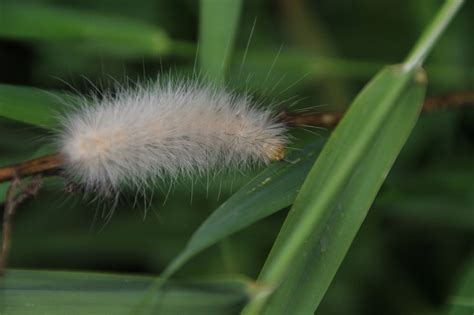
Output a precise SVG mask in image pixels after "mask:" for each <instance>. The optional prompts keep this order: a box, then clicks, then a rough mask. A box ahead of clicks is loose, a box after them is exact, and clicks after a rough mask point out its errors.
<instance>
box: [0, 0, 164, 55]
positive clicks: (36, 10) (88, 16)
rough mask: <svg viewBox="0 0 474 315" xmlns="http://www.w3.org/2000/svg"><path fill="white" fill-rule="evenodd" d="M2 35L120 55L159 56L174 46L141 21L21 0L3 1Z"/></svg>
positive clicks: (157, 31) (157, 29)
mask: <svg viewBox="0 0 474 315" xmlns="http://www.w3.org/2000/svg"><path fill="white" fill-rule="evenodd" d="M0 36H2V37H6V38H13V39H26V40H34V41H48V42H62V43H67V44H68V49H72V48H73V47H75V49H84V48H88V49H89V50H91V51H92V52H95V53H97V50H99V51H101V52H108V53H113V54H117V55H126V54H134V55H139V56H143V55H152V56H158V55H163V54H166V53H168V52H169V50H170V45H171V43H170V40H169V38H168V37H167V36H166V34H165V33H164V32H163V31H162V30H160V29H159V28H157V27H154V26H152V25H148V24H146V23H142V22H140V21H134V20H129V19H126V18H122V17H111V16H107V15H101V14H98V13H94V12H85V11H84V12H81V11H78V10H70V9H65V8H60V7H53V6H47V5H44V4H41V5H37V4H28V3H21V2H18V3H13V2H6V3H2V23H1V27H0Z"/></svg>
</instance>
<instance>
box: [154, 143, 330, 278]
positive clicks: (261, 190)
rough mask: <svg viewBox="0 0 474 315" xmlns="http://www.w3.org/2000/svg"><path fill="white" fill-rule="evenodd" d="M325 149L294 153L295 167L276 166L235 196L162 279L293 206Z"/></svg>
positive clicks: (198, 232) (205, 224)
mask: <svg viewBox="0 0 474 315" xmlns="http://www.w3.org/2000/svg"><path fill="white" fill-rule="evenodd" d="M321 147H322V141H318V142H315V143H313V144H311V145H308V146H307V147H306V148H305V150H304V151H303V152H298V151H296V152H293V154H290V155H289V156H288V157H287V159H288V160H289V161H291V163H288V162H282V163H276V164H273V165H272V166H270V167H269V168H267V169H265V170H264V171H263V172H262V173H260V174H259V175H258V176H256V177H255V178H254V179H252V181H250V182H249V183H248V184H246V185H245V186H244V187H242V188H241V189H240V190H239V191H237V192H236V193H235V194H234V195H232V197H230V198H229V199H228V200H227V201H226V202H225V203H223V204H222V205H221V206H220V207H219V208H218V209H217V210H216V211H214V212H213V213H212V214H211V215H210V216H209V217H208V218H207V219H206V221H205V222H203V223H202V224H201V226H200V227H199V228H198V229H197V230H196V232H194V234H193V236H191V239H190V240H189V242H188V244H187V245H186V247H185V248H184V250H183V251H182V252H181V253H180V254H179V255H178V256H177V257H176V258H175V259H174V260H173V261H172V262H171V263H170V264H169V266H168V267H167V268H166V270H165V271H164V272H163V274H162V277H169V276H171V275H172V274H173V273H174V272H175V271H176V270H178V269H179V268H180V267H181V266H183V265H184V264H185V263H186V262H187V261H189V260H190V259H191V258H192V257H193V256H195V255H196V254H198V253H199V252H201V251H202V250H204V249H206V248H208V247H210V246H211V245H214V244H216V243H218V242H219V241H221V240H223V239H225V238H226V237H227V236H229V235H231V234H233V233H235V232H237V231H240V230H242V229H244V228H245V227H247V226H249V225H251V224H253V223H255V222H257V221H259V220H261V219H263V218H265V217H267V216H269V215H271V214H273V213H275V212H277V211H278V210H281V209H283V208H285V207H288V206H289V205H291V203H292V202H293V200H294V198H295V196H296V194H297V192H298V190H299V188H300V187H301V185H302V184H303V179H304V177H305V176H306V174H307V173H308V171H309V169H310V168H311V166H312V165H313V163H314V160H315V158H316V156H317V153H318V152H319V150H320V149H321Z"/></svg>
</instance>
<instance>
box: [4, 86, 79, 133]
mask: <svg viewBox="0 0 474 315" xmlns="http://www.w3.org/2000/svg"><path fill="white" fill-rule="evenodd" d="M74 100H75V99H74V98H73V97H72V96H69V95H65V94H59V93H57V94H53V93H49V92H46V91H43V90H40V89H35V88H29V87H19V86H13V85H5V84H0V117H4V118H8V119H12V120H16V121H19V122H22V123H26V124H31V125H35V126H38V127H42V128H46V129H54V127H55V126H56V125H57V116H58V114H59V113H60V112H61V111H63V109H64V104H66V103H69V104H72V102H73V101H74Z"/></svg>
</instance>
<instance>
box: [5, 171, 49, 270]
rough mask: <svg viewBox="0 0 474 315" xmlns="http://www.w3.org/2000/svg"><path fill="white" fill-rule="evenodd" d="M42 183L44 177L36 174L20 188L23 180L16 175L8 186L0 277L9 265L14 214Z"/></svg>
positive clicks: (35, 192) (36, 191) (34, 193)
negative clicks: (17, 192)
mask: <svg viewBox="0 0 474 315" xmlns="http://www.w3.org/2000/svg"><path fill="white" fill-rule="evenodd" d="M41 183H42V177H41V176H40V175H38V176H36V177H35V178H33V179H32V180H31V182H30V183H29V184H28V185H26V186H25V187H23V188H20V185H21V182H20V179H19V177H14V178H13V180H12V182H11V183H10V186H9V187H8V190H7V194H6V199H5V208H4V212H3V229H2V247H1V251H0V277H1V276H3V274H4V272H5V268H6V266H7V260H8V254H9V252H10V239H11V230H12V221H13V216H14V215H15V212H16V210H17V209H18V206H19V205H20V204H21V203H22V202H23V201H25V200H26V199H27V198H29V197H32V196H36V194H37V193H38V191H39V189H40V187H41ZM17 188H20V192H19V194H18V195H15V191H16V189H17Z"/></svg>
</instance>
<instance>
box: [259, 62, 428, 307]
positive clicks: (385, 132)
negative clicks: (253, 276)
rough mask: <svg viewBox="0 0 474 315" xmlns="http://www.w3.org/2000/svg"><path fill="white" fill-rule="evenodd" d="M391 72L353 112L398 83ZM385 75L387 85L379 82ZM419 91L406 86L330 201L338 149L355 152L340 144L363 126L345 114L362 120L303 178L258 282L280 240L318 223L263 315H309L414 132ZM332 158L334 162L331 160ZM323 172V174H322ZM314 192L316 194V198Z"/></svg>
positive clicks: (421, 92) (421, 90) (419, 86)
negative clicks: (304, 224) (313, 218)
mask: <svg viewBox="0 0 474 315" xmlns="http://www.w3.org/2000/svg"><path fill="white" fill-rule="evenodd" d="M392 71H396V70H394V69H388V70H385V71H384V72H382V74H381V75H379V77H378V78H376V79H375V81H373V82H372V83H371V85H370V86H369V87H368V88H367V89H366V90H365V91H363V92H362V93H361V95H360V96H359V97H358V98H357V99H356V101H355V103H354V104H353V108H354V110H357V112H358V113H361V112H362V111H363V110H362V107H367V108H368V107H370V106H369V104H377V102H371V101H370V97H371V95H373V94H377V92H378V91H380V90H386V89H387V88H389V87H390V86H391V85H392V84H394V83H395V82H394V81H395V80H398V79H399V77H398V75H397V74H396V73H393V72H392ZM391 72H392V73H391ZM384 76H386V77H385V79H387V80H384V78H383V77H384ZM424 92H425V87H424V84H422V83H420V82H418V83H416V82H414V81H413V83H410V84H409V86H408V87H407V89H406V90H404V91H403V92H402V94H401V95H400V96H399V99H398V100H397V101H396V102H395V103H393V105H392V106H391V108H392V110H391V111H390V113H389V116H386V118H385V119H383V120H382V121H383V123H382V124H381V125H380V126H379V130H378V132H376V133H374V134H373V135H374V137H373V138H372V139H371V141H370V146H369V147H366V148H364V149H363V151H362V152H363V153H362V156H361V158H360V159H358V162H357V163H356V164H354V165H353V166H352V170H351V172H350V174H349V177H347V178H344V179H343V180H342V179H341V185H340V186H339V187H338V188H337V190H335V193H334V195H333V196H331V194H333V193H331V192H328V190H326V189H325V187H331V186H332V185H333V184H332V183H331V181H335V180H337V179H338V176H341V175H340V173H338V172H337V170H336V168H337V167H343V166H341V164H336V163H337V162H339V163H343V162H345V161H343V160H341V158H343V157H344V156H346V155H347V154H348V152H344V151H345V150H340V149H339V148H338V147H339V146H341V145H343V146H345V148H346V149H347V150H357V148H355V147H351V146H350V145H349V144H348V143H347V142H345V141H344V139H345V140H346V141H347V140H349V138H348V137H347V136H348V135H349V134H350V132H351V129H352V132H355V129H358V128H357V125H358V124H359V123H360V124H363V123H364V120H363V116H358V117H356V115H354V113H355V111H351V112H350V113H349V114H348V115H347V118H346V119H347V120H346V122H347V121H348V119H354V118H358V119H361V120H358V121H357V120H354V121H352V122H351V125H348V124H344V125H343V126H342V127H346V128H347V129H346V130H344V131H345V132H348V133H346V134H342V133H339V134H336V135H335V136H340V138H339V139H338V140H339V141H342V143H341V142H338V141H334V142H332V146H329V144H328V147H329V148H328V151H323V152H324V153H325V156H321V159H320V160H318V162H317V163H316V165H315V169H313V170H312V171H311V173H310V175H309V176H308V179H307V182H305V184H304V186H303V188H302V193H301V195H299V196H298V198H297V200H296V201H295V204H294V207H293V209H292V210H291V214H290V215H289V217H288V219H287V221H286V223H285V225H284V226H283V228H282V230H281V231H280V235H279V237H278V239H277V241H276V243H275V246H274V248H273V249H272V254H271V255H270V257H269V258H268V261H267V263H266V266H265V267H264V269H263V271H262V274H261V277H262V279H264V278H265V277H268V276H267V275H268V274H270V275H271V272H272V268H271V266H272V263H273V261H274V259H276V258H275V257H277V256H276V253H278V251H279V250H281V248H282V247H283V246H284V241H285V240H286V239H288V238H289V237H290V235H291V234H292V233H296V234H298V233H300V227H301V220H304V219H305V218H306V219H307V217H308V212H310V211H312V212H314V213H317V214H318V215H319V220H318V221H317V223H316V224H315V225H313V226H312V229H313V231H312V232H311V233H310V235H309V236H308V238H306V242H305V244H304V245H303V246H302V247H301V248H300V250H299V255H298V257H293V260H292V261H291V264H289V265H288V266H289V267H288V271H287V272H285V273H284V274H282V278H281V281H282V284H281V286H280V287H279V288H278V289H277V290H276V292H275V294H274V295H273V296H272V298H271V299H270V300H269V303H268V305H267V307H266V309H265V312H264V314H288V313H289V312H290V311H291V312H295V314H312V313H313V312H314V310H315V309H316V307H317V306H318V304H319V302H320V301H321V299H322V297H323V296H324V293H325V292H326V290H327V288H328V287H329V285H330V283H331V281H332V278H333V277H334V275H335V274H336V271H337V269H338V267H339V265H340V263H341V262H342V260H343V259H344V256H345V254H346V252H347V251H348V249H349V247H350V244H351V242H352V240H353V239H354V237H355V235H356V233H357V231H358V229H359V227H360V226H361V224H362V222H363V221H364V219H365V216H366V214H367V212H368V210H369V208H370V206H371V204H372V202H373V200H374V199H375V196H376V195H377V192H378V190H379V188H380V186H381V185H382V183H383V181H384V179H385V176H386V175H387V174H388V172H389V170H390V168H391V166H392V164H393V162H394V161H395V158H396V156H397V155H398V153H399V152H400V150H401V148H402V146H403V144H404V143H405V141H406V139H407V138H408V135H409V134H410V132H411V130H412V128H413V127H414V125H415V123H416V120H417V118H418V114H419V112H420V110H421V106H422V104H423V98H424ZM372 101H375V100H374V99H373V100H372ZM349 115H350V116H349ZM339 130H340V129H339ZM343 143H344V144H343ZM330 149H331V150H330ZM329 150H330V151H329ZM322 154H323V153H322ZM333 159H334V160H335V161H334V162H332V161H331V160H333ZM320 161H321V162H320ZM323 162H324V163H323ZM318 163H319V164H318ZM333 163H334V164H333ZM324 168H327V169H328V170H327V171H323V169H324ZM313 171H314V172H313ZM339 178H340V177H339ZM314 191H319V193H317V194H315V193H314ZM336 191H337V192H336ZM316 198H317V199H319V200H320V199H325V198H327V199H331V200H328V201H326V205H325V207H319V205H318V201H317V199H316ZM306 205H310V206H308V207H306Z"/></svg>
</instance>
